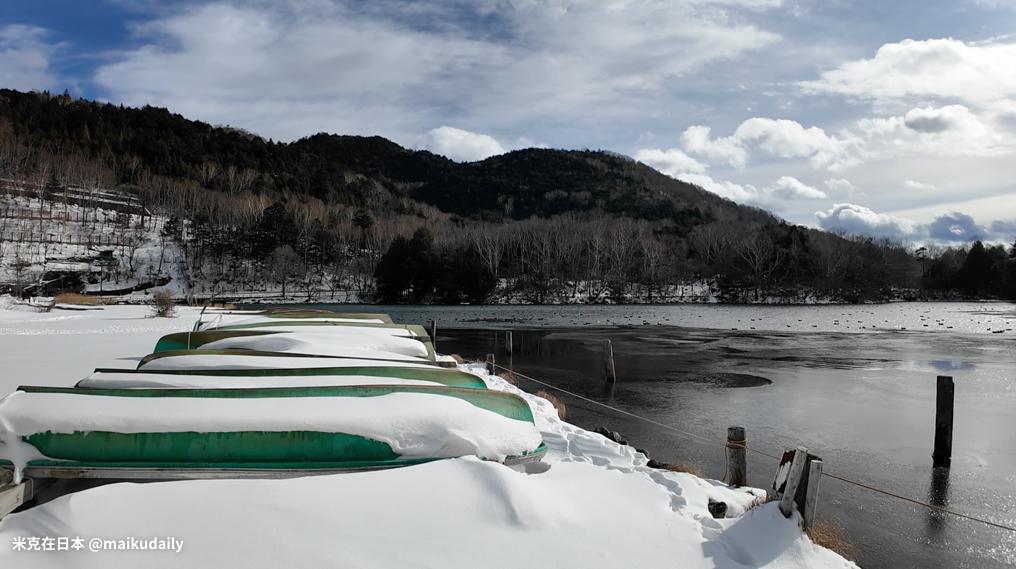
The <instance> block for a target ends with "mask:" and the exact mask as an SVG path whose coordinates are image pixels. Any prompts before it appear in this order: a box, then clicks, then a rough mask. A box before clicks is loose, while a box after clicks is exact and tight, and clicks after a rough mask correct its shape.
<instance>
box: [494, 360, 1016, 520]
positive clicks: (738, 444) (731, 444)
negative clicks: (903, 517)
mask: <svg viewBox="0 0 1016 569" xmlns="http://www.w3.org/2000/svg"><path fill="white" fill-rule="evenodd" d="M486 363H487V364H488V365H491V364H492V365H493V366H494V367H498V368H501V369H503V370H505V371H508V372H511V373H512V374H513V375H515V376H517V377H521V378H523V379H527V380H529V381H532V382H534V383H538V384H540V385H542V386H544V387H549V388H551V389H555V390H557V391H560V392H561V393H564V394H566V395H570V396H572V397H575V398H576V399H581V400H582V401H586V402H588V403H592V404H594V405H599V406H600V407H604V408H606V409H610V410H611V411H614V412H616V413H620V414H622V415H627V416H628V417H632V418H633V419H638V420H640V421H644V422H646V423H650V424H652V425H656V426H658V427H662V428H664V429H667V430H669V431H674V432H675V433H680V434H682V435H686V436H689V437H691V438H694V439H698V440H700V441H702V442H704V443H707V444H712V445H717V446H722V447H724V448H726V447H728V446H729V447H731V448H744V449H746V450H749V451H751V452H754V453H756V454H760V455H762V456H765V457H769V458H772V459H774V460H781V459H782V458H781V457H779V456H776V455H772V454H769V453H767V452H764V451H761V450H758V449H753V448H751V447H749V446H748V440H747V439H744V440H741V441H730V440H728V441H727V442H725V443H717V442H716V441H715V440H714V439H708V438H706V437H703V436H701V435H696V434H695V433H690V432H688V431H684V430H681V429H678V428H677V427H672V426H670V425H667V424H664V423H660V422H659V421H654V420H652V419H649V418H647V417H642V416H640V415H636V414H635V413H631V412H628V411H625V410H624V409H618V408H617V407H613V406H611V405H607V404H606V403H601V402H600V401H596V400H595V399H590V398H589V397H585V396H584V395H579V394H578V393H574V392H571V391H568V390H567V389H562V388H560V387H558V386H556V385H551V384H549V383H546V382H543V381H540V380H538V379H536V378H534V377H530V376H528V375H525V374H521V373H519V372H517V371H514V370H511V369H508V368H506V367H504V366H503V365H501V364H497V363H493V362H486ZM723 454H724V459H726V454H727V453H726V452H724V453H723ZM822 474H823V475H824V476H828V477H829V478H834V479H836V480H839V481H841V482H846V483H847V484H853V485H854V486H857V487H860V488H864V489H865V490H871V491H872V492H878V493H879V494H885V495H886V496H890V497H893V498H898V499H900V500H903V501H905V502H910V503H911V504H917V505H918V506H924V507H925V508H928V509H931V510H935V511H938V512H942V513H944V514H951V515H954V516H957V517H960V518H965V519H968V520H971V521H975V522H981V523H982V524H985V525H989V526H992V527H996V528H999V529H1004V530H1009V531H1012V532H1016V527H1011V526H1007V525H1003V524H1000V523H996V522H993V521H990V520H985V519H983V518H977V517H974V516H969V515H967V514H961V513H960V512H957V511H955V510H950V509H948V508H944V507H942V506H936V505H934V504H929V503H927V502H922V501H920V500H915V499H913V498H907V497H906V496H901V495H899V494H895V493H893V492H889V491H888V490H882V489H880V488H875V487H874V486H869V485H867V484H864V483H862V482H857V481H856V480H851V479H849V478H844V477H842V476H838V475H836V474H833V473H831V472H822ZM724 477H726V465H724Z"/></svg>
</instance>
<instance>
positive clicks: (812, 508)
mask: <svg viewBox="0 0 1016 569" xmlns="http://www.w3.org/2000/svg"><path fill="white" fill-rule="evenodd" d="M820 482H822V461H821V460H820V459H817V458H810V459H809V460H808V488H807V490H805V494H804V496H805V497H804V512H802V514H801V515H802V516H803V518H804V529H806V530H808V529H811V526H812V525H813V524H814V523H815V512H816V511H818V485H819V483H820Z"/></svg>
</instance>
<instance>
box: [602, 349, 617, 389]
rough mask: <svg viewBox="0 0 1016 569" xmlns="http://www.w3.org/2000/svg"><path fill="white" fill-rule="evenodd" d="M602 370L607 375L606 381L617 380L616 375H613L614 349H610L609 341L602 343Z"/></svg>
mask: <svg viewBox="0 0 1016 569" xmlns="http://www.w3.org/2000/svg"><path fill="white" fill-rule="evenodd" d="M603 369H604V372H605V373H606V375H607V381H614V380H616V379H617V374H615V373H614V348H613V347H611V345H610V340H604V341H603Z"/></svg>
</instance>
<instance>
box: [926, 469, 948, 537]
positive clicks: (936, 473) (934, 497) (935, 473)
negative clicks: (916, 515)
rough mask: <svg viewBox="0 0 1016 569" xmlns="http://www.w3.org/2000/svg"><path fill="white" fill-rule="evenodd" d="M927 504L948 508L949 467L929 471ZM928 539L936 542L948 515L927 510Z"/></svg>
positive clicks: (943, 528) (940, 535)
mask: <svg viewBox="0 0 1016 569" xmlns="http://www.w3.org/2000/svg"><path fill="white" fill-rule="evenodd" d="M928 503H929V504H932V505H934V506H938V507H940V508H947V507H948V506H949V467H948V466H939V467H937V468H932V469H931V488H930V489H929V490H928ZM927 513H928V514H927V515H928V522H927V527H928V538H929V539H931V540H935V541H938V540H939V539H941V537H942V533H943V531H944V530H945V527H946V517H947V516H948V515H949V514H946V513H944V512H940V511H937V510H931V509H928V510H927Z"/></svg>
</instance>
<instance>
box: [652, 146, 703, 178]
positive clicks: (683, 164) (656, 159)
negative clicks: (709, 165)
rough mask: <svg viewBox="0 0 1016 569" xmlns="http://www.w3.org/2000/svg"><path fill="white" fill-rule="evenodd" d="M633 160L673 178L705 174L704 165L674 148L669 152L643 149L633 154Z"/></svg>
mask: <svg viewBox="0 0 1016 569" xmlns="http://www.w3.org/2000/svg"><path fill="white" fill-rule="evenodd" d="M635 159H636V160H638V161H639V162H642V163H643V164H646V165H647V166H651V167H653V168H656V169H657V170H659V171H660V172H663V173H664V174H668V175H670V176H671V177H674V178H680V177H681V175H682V174H688V173H690V174H704V173H705V172H706V166H705V165H704V164H702V163H701V162H699V161H698V160H695V159H694V158H692V157H691V156H688V155H687V154H685V153H684V152H681V151H680V150H678V149H676V148H671V149H669V150H659V149H656V148H644V149H642V150H639V151H638V152H636V153H635Z"/></svg>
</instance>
